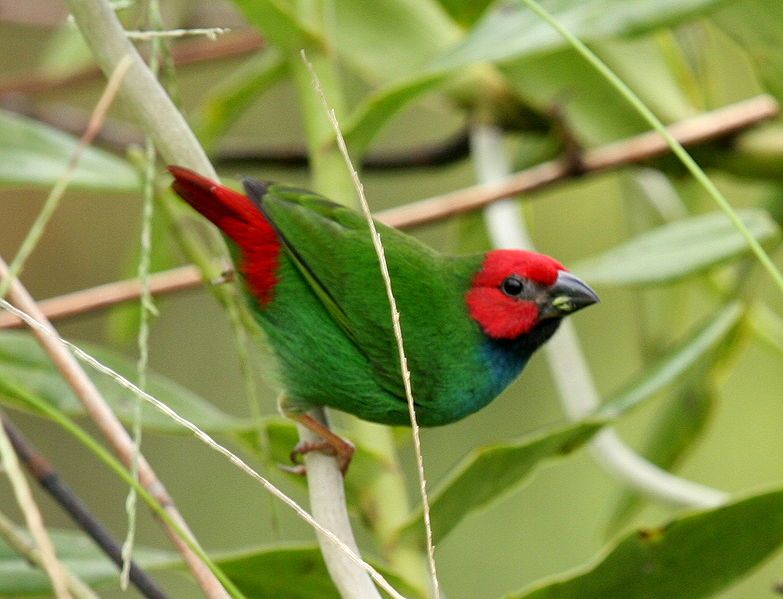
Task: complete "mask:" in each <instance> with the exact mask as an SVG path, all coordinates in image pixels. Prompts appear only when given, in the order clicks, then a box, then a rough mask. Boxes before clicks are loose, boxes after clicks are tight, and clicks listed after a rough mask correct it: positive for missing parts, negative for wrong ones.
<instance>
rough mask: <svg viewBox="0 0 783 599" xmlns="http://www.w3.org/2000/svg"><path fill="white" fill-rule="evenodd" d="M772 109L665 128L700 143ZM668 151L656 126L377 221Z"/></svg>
mask: <svg viewBox="0 0 783 599" xmlns="http://www.w3.org/2000/svg"><path fill="white" fill-rule="evenodd" d="M777 114H778V103H777V102H776V101H775V99H774V98H773V97H772V96H769V95H761V96H757V97H755V98H750V99H749V100H744V101H742V102H737V103H736V104H732V105H730V106H726V107H725V108H720V109H718V110H713V111H711V112H705V113H703V114H700V115H698V116H695V117H693V118H689V119H685V120H683V121H680V122H678V123H675V124H673V125H671V126H670V127H668V131H669V133H671V135H672V136H673V137H674V138H675V139H676V140H677V141H679V142H680V143H681V144H682V145H684V146H687V145H693V144H699V143H705V142H707V141H710V140H713V139H716V138H718V137H722V136H726V135H728V134H730V133H732V132H734V131H738V130H740V129H744V128H746V127H749V126H750V125H753V124H756V123H758V122H760V121H763V120H766V119H770V118H772V117H774V116H776V115H777ZM669 152H671V149H670V148H669V146H668V144H667V143H666V140H665V139H664V138H663V137H662V136H661V135H660V134H659V133H658V132H656V131H649V132H647V133H642V134H641V135H636V136H634V137H631V138H628V139H624V140H622V141H617V142H614V143H610V144H607V145H604V146H600V147H598V148H595V149H592V150H586V151H585V152H584V153H583V154H582V155H581V156H580V161H579V167H580V168H579V172H578V173H575V172H574V168H573V162H572V161H570V160H568V159H565V158H563V159H558V160H551V161H549V162H543V163H541V164H539V165H537V166H534V167H532V168H529V169H526V170H524V171H520V172H518V173H514V174H512V175H511V176H508V177H504V178H503V179H501V180H500V181H494V182H491V183H483V184H480V185H473V186H471V187H466V188H464V189H460V190H458V191H454V192H451V193H446V194H443V195H440V196H435V197H432V198H429V199H427V200H422V201H420V202H414V203H412V204H408V205H406V206H401V207H400V208H394V209H392V210H386V211H384V212H382V213H380V214H379V215H378V218H379V220H381V221H383V222H384V223H386V224H387V225H391V226H392V227H412V226H416V225H423V224H425V223H431V222H435V221H438V220H441V219H443V218H446V217H448V216H452V215H454V214H461V213H463V212H470V211H472V210H477V209H479V208H483V207H484V206H487V205H489V204H491V203H493V202H497V201H498V200H501V199H503V198H507V197H514V196H516V195H518V194H521V193H525V192H530V191H534V190H536V189H540V188H542V187H544V186H546V185H550V184H552V183H555V182H557V181H562V180H563V179H567V178H569V177H572V176H574V175H576V174H582V173H588V172H598V171H605V170H609V169H612V168H617V167H619V166H624V165H628V164H635V163H638V162H643V161H645V160H649V159H650V158H655V157H656V156H660V155H662V154H666V153H669Z"/></svg>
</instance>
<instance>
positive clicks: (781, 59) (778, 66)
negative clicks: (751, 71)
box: [715, 0, 783, 97]
mask: <svg viewBox="0 0 783 599" xmlns="http://www.w3.org/2000/svg"><path fill="white" fill-rule="evenodd" d="M715 22H716V23H717V24H718V25H719V26H720V27H721V28H722V29H723V30H724V31H725V32H726V33H727V34H729V35H730V36H731V37H733V38H734V39H735V40H736V41H737V43H738V44H739V45H740V46H741V47H742V49H743V50H745V51H746V52H747V53H748V55H749V56H750V57H751V58H752V60H753V61H754V63H755V65H756V68H757V69H758V72H759V74H760V75H761V76H762V78H763V79H764V82H765V83H766V84H767V86H768V87H769V89H770V91H772V92H773V93H774V94H775V95H776V96H778V97H780V96H781V95H783V5H782V4H781V3H780V2H778V1H777V0H741V1H739V2H728V3H726V6H725V7H724V8H723V9H722V10H720V11H718V12H717V13H716V14H715Z"/></svg>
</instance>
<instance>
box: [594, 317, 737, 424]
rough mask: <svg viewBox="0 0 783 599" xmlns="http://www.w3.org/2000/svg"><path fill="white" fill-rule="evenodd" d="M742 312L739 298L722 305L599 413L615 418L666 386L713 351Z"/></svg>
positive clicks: (611, 398) (602, 416)
mask: <svg viewBox="0 0 783 599" xmlns="http://www.w3.org/2000/svg"><path fill="white" fill-rule="evenodd" d="M743 314H744V306H743V305H742V304H740V303H739V302H732V303H730V304H729V305H728V306H726V307H724V308H723V309H721V310H720V311H719V312H718V313H717V314H716V315H715V316H713V317H712V318H711V319H710V320H709V321H708V322H707V323H706V324H705V325H704V326H703V327H700V328H699V329H698V330H697V331H696V332H695V333H693V334H692V335H690V336H689V337H687V338H686V339H685V340H684V341H683V342H681V343H679V344H678V345H677V346H676V347H674V348H672V349H671V350H669V352H667V353H666V354H665V355H664V356H662V357H661V358H660V359H658V360H657V361H656V362H655V363H654V364H650V365H649V366H648V367H647V368H646V369H645V371H644V372H643V373H642V375H641V376H640V377H639V378H637V379H635V380H634V381H633V382H632V383H631V384H629V385H627V386H625V387H624V388H623V389H622V390H620V391H619V392H617V393H614V394H612V396H611V397H610V398H609V400H608V401H607V402H606V403H605V404H604V405H602V406H601V408H600V409H599V410H598V415H599V416H600V417H601V418H606V419H612V418H616V417H617V416H619V415H621V414H624V413H625V412H627V411H628V410H629V409H630V408H632V407H635V406H637V405H639V403H640V402H642V401H644V399H646V398H648V397H650V396H651V395H654V394H655V393H657V392H659V391H661V390H663V389H664V388H666V386H667V385H670V384H671V383H673V382H674V381H676V380H677V379H678V378H679V377H680V376H682V375H683V374H685V373H686V372H687V371H688V369H690V368H692V367H693V366H694V365H695V364H697V363H698V361H699V360H700V359H701V358H703V357H704V356H706V355H707V354H709V353H710V352H711V351H713V350H714V349H715V348H716V347H717V346H718V345H719V344H720V342H721V341H722V340H723V339H725V338H726V337H727V336H728V335H729V334H730V333H731V332H732V331H733V330H734V329H735V328H736V327H737V326H738V325H739V322H740V319H741V318H742V315H743Z"/></svg>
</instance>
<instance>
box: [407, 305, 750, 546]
mask: <svg viewBox="0 0 783 599" xmlns="http://www.w3.org/2000/svg"><path fill="white" fill-rule="evenodd" d="M741 316H742V308H741V306H740V304H738V303H732V304H730V305H728V306H727V307H725V308H724V309H723V310H721V311H719V312H718V313H717V314H716V315H715V316H714V317H713V318H712V319H711V320H710V321H709V322H708V323H707V324H706V325H704V326H703V327H701V328H700V329H699V330H698V331H697V332H696V333H694V334H693V335H691V336H689V337H688V338H687V339H686V340H685V341H683V342H682V343H681V344H680V345H678V346H677V347H675V348H674V349H672V350H671V351H670V352H669V353H668V354H666V355H665V356H663V357H662V358H661V359H659V360H658V361H657V362H656V363H655V364H653V365H652V366H651V367H650V368H649V369H647V370H646V371H645V372H643V373H642V374H641V375H640V376H639V377H638V378H637V379H636V380H635V381H634V382H633V383H631V384H629V385H628V386H626V387H625V388H624V389H623V390H621V391H620V392H618V393H616V394H614V395H613V396H612V398H611V400H610V401H609V402H607V403H606V404H604V405H603V406H602V407H601V408H600V409H599V410H598V411H597V412H596V414H595V415H594V416H593V417H592V418H589V419H587V420H584V421H582V422H576V423H573V424H569V425H565V426H559V427H556V428H553V429H550V430H545V431H543V432H539V433H534V434H532V435H528V436H525V437H523V438H522V439H520V440H518V441H508V442H506V443H500V444H497V445H490V446H487V447H482V448H479V449H476V450H474V451H472V452H471V453H470V454H468V456H467V457H465V459H463V460H462V461H461V462H460V464H459V465H458V466H457V467H456V468H454V469H453V470H452V471H451V473H450V474H449V475H448V477H447V478H446V480H444V481H443V482H441V483H440V484H439V485H438V486H437V488H436V489H435V491H434V492H433V493H432V494H431V496H430V507H431V514H430V516H431V518H432V529H433V530H432V532H433V535H434V539H435V541H436V542H438V541H440V540H441V539H443V538H444V537H445V536H446V535H447V534H448V533H449V532H451V531H452V530H453V529H454V528H455V527H456V526H457V524H459V522H460V521H462V519H463V518H465V517H466V516H468V515H470V514H472V513H473V512H475V511H478V510H481V509H483V508H485V507H487V506H489V505H490V504H491V503H493V502H495V501H497V500H498V499H500V498H501V497H503V496H504V495H506V494H508V493H510V492H511V491H513V490H515V489H516V488H518V487H519V485H521V484H523V483H524V482H525V481H526V480H527V479H528V478H529V477H530V475H531V474H532V473H533V472H534V471H535V469H536V468H537V467H538V465H539V464H540V463H541V462H543V461H545V460H547V459H551V458H555V457H560V456H564V455H568V454H569V453H571V452H573V451H574V450H576V449H578V448H580V447H581V446H582V445H583V444H584V443H585V442H586V441H587V440H589V439H590V438H591V437H592V436H593V435H594V434H595V433H596V432H597V431H598V430H600V429H601V428H602V427H603V426H604V425H606V424H608V423H610V422H612V421H613V420H615V419H617V418H619V417H620V416H622V415H623V414H625V413H627V412H628V411H630V410H631V409H633V408H635V407H636V406H638V405H639V404H641V403H642V402H643V401H645V400H647V399H649V398H650V397H652V396H654V395H655V394H656V393H657V392H658V391H660V390H661V389H663V388H665V387H666V386H667V385H670V384H672V383H673V382H674V381H676V380H677V379H678V378H679V377H681V376H682V375H683V374H685V373H686V372H687V371H688V370H689V369H690V368H692V367H693V365H694V364H696V363H697V362H698V360H699V359H700V358H701V357H702V356H704V354H705V353H707V352H708V351H710V350H711V349H714V347H715V345H716V344H717V343H719V342H720V340H721V339H723V338H725V336H726V335H727V334H728V333H729V332H730V331H731V330H732V329H733V327H735V326H736V325H737V323H738V321H739V319H740V317H741ZM421 518H422V515H421V510H420V509H418V510H416V511H415V512H414V513H413V514H411V516H410V517H409V518H408V520H407V521H406V523H405V524H404V525H403V526H402V527H401V529H400V534H401V535H413V536H414V537H415V538H416V539H417V540H418V541H419V542H423V538H424V536H423V527H422V524H421Z"/></svg>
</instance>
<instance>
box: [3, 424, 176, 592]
mask: <svg viewBox="0 0 783 599" xmlns="http://www.w3.org/2000/svg"><path fill="white" fill-rule="evenodd" d="M0 420H1V421H2V425H3V428H4V429H5V432H6V434H7V435H8V438H9V440H10V441H11V445H13V447H14V451H16V455H17V456H19V460H20V461H21V462H22V464H24V466H25V468H27V471H28V472H29V473H30V475H31V476H32V477H33V478H34V479H35V481H36V482H37V483H38V484H39V485H40V486H41V488H43V489H44V490H45V491H46V492H47V493H48V494H49V495H50V496H51V497H52V499H54V500H55V501H56V502H57V503H58V504H59V505H60V507H61V508H62V509H63V510H65V512H67V513H68V515H69V516H70V517H71V519H72V520H73V521H74V522H75V523H76V524H77V525H78V526H79V528H81V529H82V530H83V531H84V532H86V533H87V534H88V535H89V536H90V538H92V540H93V541H95V544H96V545H98V547H100V548H101V550H102V551H103V552H104V553H105V554H106V555H107V556H108V557H109V558H110V559H111V560H112V561H113V562H114V563H115V564H116V565H117V566H118V567H119V566H121V564H122V556H121V551H122V550H121V548H120V545H119V544H118V543H117V541H116V540H115V539H114V537H113V536H112V534H111V533H110V532H109V531H108V530H107V529H106V528H105V527H104V526H103V525H102V524H101V523H100V522H99V521H98V519H97V518H96V517H95V515H93V514H92V512H90V510H89V508H87V506H86V505H85V504H84V502H83V501H82V500H81V499H80V498H79V497H78V496H77V495H76V494H75V493H74V492H73V490H72V489H71V488H70V487H69V486H68V484H67V483H66V482H65V481H64V480H63V479H62V478H60V475H59V474H58V473H57V470H55V468H54V466H53V465H52V464H51V463H50V462H49V460H47V459H46V457H45V456H44V455H43V454H42V453H41V452H40V451H38V449H37V448H36V447H35V446H34V445H33V444H32V443H31V442H30V440H29V439H27V437H25V436H24V435H23V434H22V432H21V431H20V430H19V429H18V428H16V426H15V425H14V424H13V423H12V422H11V421H10V420H9V419H8V417H7V416H4V415H0ZM130 580H131V582H132V583H133V584H134V586H135V587H136V588H137V589H138V591H139V592H140V593H141V594H142V595H144V597H147V599H166V594H165V593H164V592H163V591H162V590H161V589H160V588H159V587H158V586H157V585H156V584H155V582H154V581H153V580H152V579H151V578H150V577H149V576H148V575H147V573H146V572H145V571H144V570H142V569H141V568H139V566H138V564H136V563H135V562H133V563H132V564H131V568H130Z"/></svg>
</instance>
